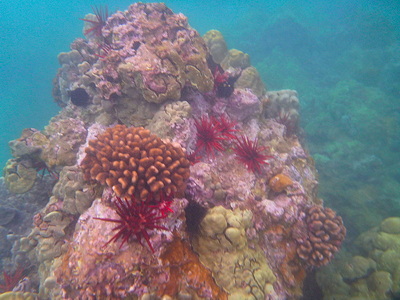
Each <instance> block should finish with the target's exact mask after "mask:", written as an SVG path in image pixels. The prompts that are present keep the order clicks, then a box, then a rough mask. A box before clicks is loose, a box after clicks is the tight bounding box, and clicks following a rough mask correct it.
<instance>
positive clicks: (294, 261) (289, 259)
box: [266, 224, 306, 297]
mask: <svg viewBox="0 0 400 300" xmlns="http://www.w3.org/2000/svg"><path fill="white" fill-rule="evenodd" d="M266 235H274V236H275V237H276V238H275V239H276V240H279V242H278V243H277V244H276V245H275V246H276V247H277V248H278V249H280V251H282V252H283V253H285V257H284V259H283V261H282V262H281V263H280V264H279V265H277V268H278V271H279V273H280V274H281V276H282V279H283V282H284V285H285V289H287V290H288V291H290V294H291V295H293V296H295V295H296V296H299V297H300V296H301V295H302V290H301V287H302V283H303V281H304V279H305V277H306V270H305V268H304V267H303V265H302V264H301V262H300V260H299V258H298V256H297V252H296V250H297V245H296V242H295V241H294V240H293V239H292V228H287V227H285V226H283V225H279V224H277V225H272V226H271V227H270V228H269V229H268V230H267V231H266ZM278 237H279V238H278Z"/></svg>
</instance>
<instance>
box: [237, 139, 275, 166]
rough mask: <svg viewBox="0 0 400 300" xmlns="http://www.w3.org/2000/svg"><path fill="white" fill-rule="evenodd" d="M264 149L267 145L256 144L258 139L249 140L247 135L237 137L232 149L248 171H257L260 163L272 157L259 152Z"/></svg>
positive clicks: (264, 162)
mask: <svg viewBox="0 0 400 300" xmlns="http://www.w3.org/2000/svg"><path fill="white" fill-rule="evenodd" d="M266 149H267V147H260V146H259V145H258V139H255V140H254V141H251V140H250V139H249V138H248V137H246V136H242V137H241V138H240V139H239V138H237V142H236V147H235V148H234V149H233V151H235V154H236V156H237V159H238V160H239V161H241V162H242V163H244V164H245V165H246V166H247V169H248V170H249V171H252V172H254V173H259V172H260V170H261V165H262V164H268V163H267V162H266V161H265V160H266V159H268V158H271V157H272V156H269V155H264V154H262V153H261V152H263V151H265V150H266Z"/></svg>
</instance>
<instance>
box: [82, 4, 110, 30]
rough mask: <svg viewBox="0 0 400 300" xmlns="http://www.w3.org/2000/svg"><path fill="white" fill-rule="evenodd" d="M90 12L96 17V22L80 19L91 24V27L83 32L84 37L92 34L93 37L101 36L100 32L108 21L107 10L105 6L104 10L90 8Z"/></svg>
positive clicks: (94, 7) (101, 8)
mask: <svg viewBox="0 0 400 300" xmlns="http://www.w3.org/2000/svg"><path fill="white" fill-rule="evenodd" d="M92 10H93V12H94V14H95V16H96V20H89V19H81V20H82V21H85V22H89V23H90V24H92V27H90V28H88V29H86V30H85V35H89V34H93V35H95V36H101V30H102V29H103V27H104V25H105V24H106V20H107V19H108V8H107V6H105V7H104V8H103V7H96V6H92Z"/></svg>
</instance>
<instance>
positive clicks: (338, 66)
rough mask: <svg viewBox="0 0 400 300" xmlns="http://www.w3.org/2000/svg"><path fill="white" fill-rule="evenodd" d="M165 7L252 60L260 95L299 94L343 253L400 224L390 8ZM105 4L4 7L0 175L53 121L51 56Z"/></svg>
mask: <svg viewBox="0 0 400 300" xmlns="http://www.w3.org/2000/svg"><path fill="white" fill-rule="evenodd" d="M165 3H166V4H167V5H168V6H169V7H170V8H171V9H172V10H173V11H174V12H182V13H184V14H185V15H186V16H187V17H188V18H189V23H190V25H191V26H192V27H193V28H195V29H196V30H198V31H199V33H200V34H202V35H203V34H204V33H205V32H207V31H208V30H210V29H217V30H219V31H221V33H222V34H223V35H224V37H225V40H226V41H227V43H228V48H236V49H240V50H241V51H244V52H246V53H248V54H249V55H250V57H251V62H252V64H253V65H254V66H255V67H256V68H257V69H258V71H259V72H260V75H261V77H262V78H263V81H264V83H265V84H266V86H267V90H279V89H293V90H297V92H298V95H299V99H300V105H301V127H302V128H303V131H302V133H301V138H302V140H303V141H305V144H306V145H307V147H308V148H309V150H310V152H311V155H312V156H313V158H314V160H315V162H316V167H317V169H318V172H319V180H320V186H319V190H320V197H321V198H323V199H324V201H325V204H326V205H328V206H329V207H332V208H334V209H335V210H336V211H337V212H338V213H339V214H340V215H341V216H342V217H343V220H344V223H345V224H346V227H347V230H348V241H349V242H351V241H352V239H353V238H355V237H356V236H358V235H359V234H360V233H362V232H365V231H366V230H368V229H370V228H372V227H374V226H378V225H379V224H380V222H381V221H382V220H383V219H385V218H387V217H396V216H397V217H400V155H399V153H400V80H399V78H400V3H399V2H398V1H363V2H360V1H329V2H321V1H314V2H310V1H307V2H306V1H166V2H165ZM104 4H107V3H104V2H98V1H95V2H93V1H68V2H67V1H2V2H1V3H0V12H1V18H0V28H1V39H0V49H1V50H0V108H1V109H0V122H1V123H0V124H1V126H0V128H1V131H0V165H4V164H5V162H6V161H7V159H9V158H11V154H10V152H9V151H10V150H9V148H8V145H7V143H8V141H10V140H13V139H16V138H18V137H19V136H20V134H21V131H22V130H23V129H24V128H30V127H33V128H38V129H42V128H43V126H45V125H46V124H47V123H48V121H49V119H50V118H51V117H52V116H54V115H55V114H56V113H57V111H58V110H59V107H57V105H56V103H54V101H53V99H52V95H51V91H52V80H53V78H54V76H55V74H56V72H57V68H58V67H59V65H58V62H57V55H58V53H60V52H63V51H68V50H69V44H70V42H71V41H73V40H74V39H75V38H76V37H83V34H82V25H83V22H82V21H81V20H79V18H83V17H84V15H85V14H86V13H88V12H90V11H91V5H104ZM129 4H131V2H130V1H125V0H124V1H119V2H118V3H117V4H116V3H109V5H108V8H109V11H111V12H113V11H116V10H118V9H121V10H124V9H126V8H127V7H128V5H129Z"/></svg>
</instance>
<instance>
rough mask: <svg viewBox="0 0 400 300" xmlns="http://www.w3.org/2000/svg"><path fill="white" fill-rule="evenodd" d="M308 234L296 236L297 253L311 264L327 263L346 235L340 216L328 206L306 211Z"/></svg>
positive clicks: (315, 207)
mask: <svg viewBox="0 0 400 300" xmlns="http://www.w3.org/2000/svg"><path fill="white" fill-rule="evenodd" d="M305 224H306V226H307V227H306V228H307V229H306V232H307V233H308V236H303V235H301V236H296V237H295V238H296V240H297V242H298V243H299V247H298V249H297V254H298V255H299V257H300V258H301V259H303V260H304V261H305V262H306V263H307V264H309V265H311V266H317V267H319V266H324V265H326V264H328V263H329V261H330V260H331V259H332V258H333V255H334V254H335V253H336V252H337V251H339V248H340V246H341V244H342V241H343V240H344V238H345V236H346V228H345V227H344V225H343V221H342V218H341V217H340V216H336V213H335V212H334V211H333V210H332V209H330V208H322V207H320V206H313V207H310V208H309V209H308V210H307V211H306V220H305Z"/></svg>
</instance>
